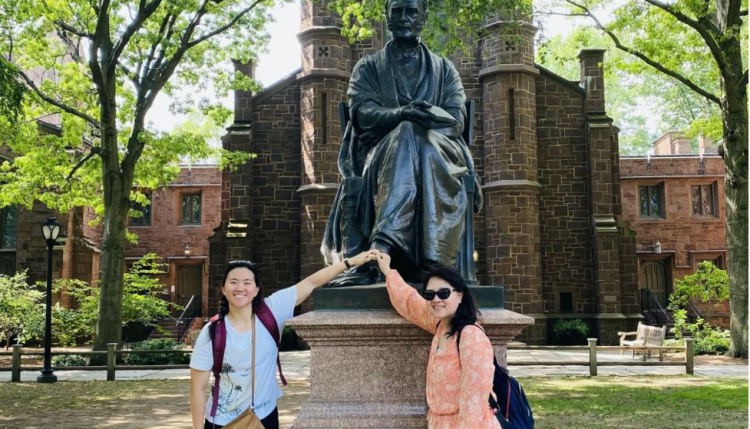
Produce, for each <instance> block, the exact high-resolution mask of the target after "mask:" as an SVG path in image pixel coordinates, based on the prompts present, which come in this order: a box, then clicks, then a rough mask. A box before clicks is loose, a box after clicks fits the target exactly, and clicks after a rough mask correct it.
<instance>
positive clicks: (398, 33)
mask: <svg viewBox="0 0 750 429" xmlns="http://www.w3.org/2000/svg"><path fill="white" fill-rule="evenodd" d="M420 9H421V8H420V1H419V0H392V1H390V2H389V8H388V29H389V30H391V33H392V34H393V38H394V39H410V38H416V37H419V33H420V32H421V31H422V28H421V24H422V20H423V17H422V14H424V11H423V10H420Z"/></svg>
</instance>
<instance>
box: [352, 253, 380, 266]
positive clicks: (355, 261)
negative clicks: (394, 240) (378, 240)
mask: <svg viewBox="0 0 750 429" xmlns="http://www.w3.org/2000/svg"><path fill="white" fill-rule="evenodd" d="M378 253H380V252H378V251H377V250H375V249H372V250H366V251H364V252H362V253H360V254H359V255H357V256H353V257H351V258H349V265H351V266H353V267H358V266H360V265H362V264H366V263H368V262H370V261H375V260H377V255H378Z"/></svg>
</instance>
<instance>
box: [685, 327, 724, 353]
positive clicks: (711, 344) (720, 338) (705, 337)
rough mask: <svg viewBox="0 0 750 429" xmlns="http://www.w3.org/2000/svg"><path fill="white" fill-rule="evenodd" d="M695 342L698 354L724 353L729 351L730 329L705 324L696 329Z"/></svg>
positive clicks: (695, 349)
mask: <svg viewBox="0 0 750 429" xmlns="http://www.w3.org/2000/svg"><path fill="white" fill-rule="evenodd" d="M693 344H694V347H693V352H694V353H695V354H697V355H723V354H725V353H726V352H728V351H729V331H727V330H721V329H717V328H714V327H711V326H705V327H704V329H701V330H699V331H696V333H695V342H694V343H693Z"/></svg>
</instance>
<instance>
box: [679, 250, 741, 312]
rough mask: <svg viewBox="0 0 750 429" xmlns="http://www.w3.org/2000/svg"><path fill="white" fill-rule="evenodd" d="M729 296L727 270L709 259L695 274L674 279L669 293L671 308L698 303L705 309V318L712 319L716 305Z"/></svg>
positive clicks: (682, 307) (699, 265)
mask: <svg viewBox="0 0 750 429" xmlns="http://www.w3.org/2000/svg"><path fill="white" fill-rule="evenodd" d="M727 298H729V281H728V277H727V272H726V271H724V270H722V269H720V268H718V267H717V266H716V265H714V264H713V263H711V262H709V261H703V262H701V263H700V264H698V269H697V270H696V271H695V272H694V273H693V274H690V275H687V276H685V277H683V278H681V279H677V280H675V281H674V285H673V286H672V293H671V294H670V295H669V309H670V310H672V311H676V310H679V309H683V310H686V309H688V307H689V306H690V304H691V303H692V304H696V303H697V304H699V305H700V306H701V307H702V308H703V309H704V313H703V318H704V319H706V320H708V321H710V320H711V316H712V315H713V313H714V310H715V309H716V306H717V305H719V303H720V302H721V301H724V300H725V299H727Z"/></svg>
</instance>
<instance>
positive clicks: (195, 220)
mask: <svg viewBox="0 0 750 429" xmlns="http://www.w3.org/2000/svg"><path fill="white" fill-rule="evenodd" d="M181 200H182V201H181V205H180V210H181V213H180V223H183V224H200V223H201V194H183V195H182V196H181Z"/></svg>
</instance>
